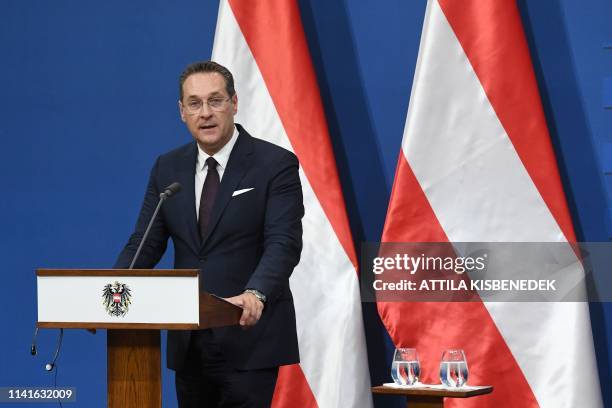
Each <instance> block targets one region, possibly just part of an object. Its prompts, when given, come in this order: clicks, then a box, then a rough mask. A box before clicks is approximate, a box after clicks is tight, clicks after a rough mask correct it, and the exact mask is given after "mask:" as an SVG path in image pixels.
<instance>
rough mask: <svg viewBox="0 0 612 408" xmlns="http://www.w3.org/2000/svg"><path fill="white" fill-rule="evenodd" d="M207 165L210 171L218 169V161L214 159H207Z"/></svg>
mask: <svg viewBox="0 0 612 408" xmlns="http://www.w3.org/2000/svg"><path fill="white" fill-rule="evenodd" d="M206 165H207V166H208V170H211V169H215V170H216V169H217V161H216V160H215V159H213V158H212V157H209V158H208V159H206Z"/></svg>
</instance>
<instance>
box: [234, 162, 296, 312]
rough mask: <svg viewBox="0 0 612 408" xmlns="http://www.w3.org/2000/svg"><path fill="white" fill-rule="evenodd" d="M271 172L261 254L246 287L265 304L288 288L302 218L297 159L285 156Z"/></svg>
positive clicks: (294, 264) (294, 263)
mask: <svg viewBox="0 0 612 408" xmlns="http://www.w3.org/2000/svg"><path fill="white" fill-rule="evenodd" d="M273 168H274V169H275V170H274V172H273V174H272V176H271V179H270V183H269V185H268V191H267V192H268V196H267V201H266V210H265V217H264V230H263V245H264V247H263V254H262V257H261V259H260V261H259V264H258V265H257V267H256V269H255V271H254V272H253V274H252V275H251V278H250V279H249V282H248V283H247V285H246V287H245V288H250V289H257V290H259V291H260V292H262V293H263V294H264V295H266V297H267V298H268V300H274V299H276V298H277V297H278V296H279V295H280V294H281V293H282V292H283V290H284V288H285V287H287V286H288V283H289V277H290V276H291V273H292V272H293V269H294V268H295V266H296V265H297V264H298V262H299V260H300V253H301V252H302V217H303V216H304V204H303V197H302V185H301V183H300V176H299V163H298V160H297V158H296V157H295V155H294V154H293V153H290V152H287V154H286V155H284V156H283V157H282V159H281V160H279V163H278V165H277V166H274V167H273Z"/></svg>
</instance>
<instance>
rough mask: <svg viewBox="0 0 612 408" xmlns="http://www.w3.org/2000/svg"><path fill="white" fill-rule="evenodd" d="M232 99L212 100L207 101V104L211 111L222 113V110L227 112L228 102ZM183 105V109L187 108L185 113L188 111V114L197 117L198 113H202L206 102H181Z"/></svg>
mask: <svg viewBox="0 0 612 408" xmlns="http://www.w3.org/2000/svg"><path fill="white" fill-rule="evenodd" d="M230 99H231V98H210V99H207V100H206V104H207V105H208V107H209V108H210V109H211V110H214V111H215V112H221V111H222V110H225V108H226V107H227V102H228V101H229V100H230ZM181 105H182V106H183V108H185V111H187V113H188V114H190V115H195V114H196V113H200V110H201V109H202V107H203V106H204V101H203V100H201V99H190V100H188V101H187V103H185V104H184V103H183V102H181Z"/></svg>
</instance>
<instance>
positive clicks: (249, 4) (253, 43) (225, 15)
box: [212, 0, 372, 408]
mask: <svg viewBox="0 0 612 408" xmlns="http://www.w3.org/2000/svg"><path fill="white" fill-rule="evenodd" d="M212 59H213V60H214V61H217V62H219V63H220V64H222V65H225V66H226V67H227V68H229V69H230V71H232V72H233V74H234V76H235V80H236V92H237V94H238V114H237V116H236V122H238V123H241V124H242V125H244V127H245V128H246V129H247V130H248V131H249V133H251V134H252V135H253V136H255V137H259V138H262V139H264V140H267V141H269V142H272V143H276V144H278V145H280V146H282V147H284V148H286V149H288V150H291V151H293V152H294V153H295V154H296V155H297V157H298V158H299V160H300V165H301V168H300V178H301V181H302V187H303V192H304V206H305V216H304V219H303V227H304V235H303V240H304V248H303V251H302V256H301V260H300V263H299V265H298V266H297V267H296V269H295V271H294V272H293V275H292V277H291V282H290V283H291V288H292V292H293V296H294V300H295V308H296V317H297V330H298V341H299V348H300V360H301V362H300V364H299V365H294V366H285V367H282V368H281V371H280V374H279V379H278V383H277V387H276V391H275V395H274V401H273V406H274V407H321V408H323V407H334V408H335V407H340V406H342V407H370V406H371V405H372V402H371V401H372V400H371V395H370V377H369V371H368V364H367V352H366V344H365V336H364V330H363V320H362V315H361V303H360V295H359V284H358V276H357V272H356V266H357V258H356V254H355V250H354V247H353V241H352V237H351V232H350V229H349V224H348V218H347V215H346V209H345V205H344V198H343V195H342V191H341V188H340V182H339V178H338V173H337V169H336V162H335V159H334V154H333V151H332V146H331V141H330V138H329V133H328V129H327V122H326V120H325V115H324V112H323V106H322V104H321V99H320V94H319V87H318V84H317V80H316V76H315V73H314V69H313V66H312V62H311V59H310V53H309V51H308V45H307V43H306V38H305V36H304V31H303V28H302V22H301V18H300V13H299V9H298V5H297V1H295V0H267V1H253V0H221V3H220V6H219V16H218V20H217V30H216V33H215V42H214V47H213V55H212Z"/></svg>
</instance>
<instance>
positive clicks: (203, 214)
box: [198, 157, 219, 239]
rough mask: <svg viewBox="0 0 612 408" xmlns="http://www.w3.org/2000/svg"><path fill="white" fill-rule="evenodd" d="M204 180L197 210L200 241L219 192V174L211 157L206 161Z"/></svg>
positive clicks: (204, 233)
mask: <svg viewBox="0 0 612 408" xmlns="http://www.w3.org/2000/svg"><path fill="white" fill-rule="evenodd" d="M206 166H207V167H208V171H207V172H206V179H205V180H204V186H203V187H202V195H201V196H200V208H199V209H198V226H199V227H200V239H204V237H205V236H206V230H207V229H208V223H209V221H210V214H211V213H212V209H213V205H214V204H215V197H216V196H217V191H218V190H219V173H218V172H217V161H216V160H215V159H213V158H212V157H209V158H208V159H206Z"/></svg>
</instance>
